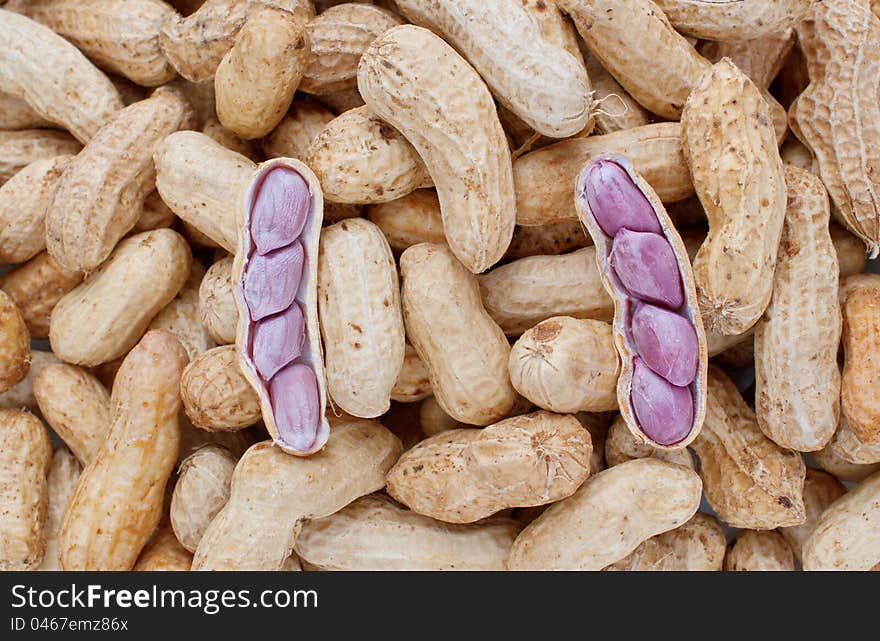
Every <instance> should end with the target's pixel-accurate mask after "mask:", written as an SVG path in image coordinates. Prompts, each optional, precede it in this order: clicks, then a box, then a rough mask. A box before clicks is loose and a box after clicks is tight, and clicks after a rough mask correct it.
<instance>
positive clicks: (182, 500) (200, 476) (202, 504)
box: [170, 445, 237, 552]
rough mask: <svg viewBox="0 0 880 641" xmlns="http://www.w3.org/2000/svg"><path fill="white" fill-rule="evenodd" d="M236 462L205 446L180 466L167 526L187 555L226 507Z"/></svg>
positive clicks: (224, 452)
mask: <svg viewBox="0 0 880 641" xmlns="http://www.w3.org/2000/svg"><path fill="white" fill-rule="evenodd" d="M236 462H237V459H236V457H235V456H233V455H232V454H231V453H230V452H229V450H227V449H226V448H224V447H219V446H216V445H207V446H205V447H202V448H200V449H198V450H196V451H195V452H193V453H192V454H190V455H189V456H187V457H186V458H185V459H184V460H183V463H181V464H180V468H179V469H178V471H177V482H176V483H175V484H174V493H173V495H172V498H171V513H170V516H171V526H172V527H173V528H174V535H175V536H176V537H177V540H178V541H180V544H181V545H183V547H185V548H186V549H187V550H189V551H190V552H195V551H196V548H197V547H198V545H199V541H201V540H202V536H203V535H204V533H205V530H206V529H207V528H208V525H209V524H210V523H211V520H212V519H213V518H214V517H215V516H216V515H217V513H218V512H219V511H220V510H221V509H223V506H224V505H226V501H227V500H228V499H229V484H230V482H231V481H232V473H233V471H234V470H235V464H236Z"/></svg>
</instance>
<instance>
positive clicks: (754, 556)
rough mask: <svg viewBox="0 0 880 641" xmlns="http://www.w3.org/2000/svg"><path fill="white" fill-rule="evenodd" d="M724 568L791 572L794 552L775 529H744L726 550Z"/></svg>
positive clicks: (727, 569)
mask: <svg viewBox="0 0 880 641" xmlns="http://www.w3.org/2000/svg"><path fill="white" fill-rule="evenodd" d="M724 569H725V571H727V572H792V571H794V553H793V552H792V550H791V546H789V544H788V542H787V541H786V540H785V539H784V538H783V537H782V535H781V534H780V533H779V532H777V531H775V530H765V531H762V532H756V531H754V530H746V531H744V532H742V533H741V534H740V535H739V536H738V537H737V539H736V541H734V542H733V544H731V546H730V549H728V550H727V555H726V556H725V557H724Z"/></svg>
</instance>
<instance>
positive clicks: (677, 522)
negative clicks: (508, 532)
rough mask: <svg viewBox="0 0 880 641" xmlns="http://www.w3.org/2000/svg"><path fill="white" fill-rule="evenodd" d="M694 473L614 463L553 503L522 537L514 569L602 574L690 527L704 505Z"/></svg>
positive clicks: (653, 463)
mask: <svg viewBox="0 0 880 641" xmlns="http://www.w3.org/2000/svg"><path fill="white" fill-rule="evenodd" d="M701 487H702V484H701V483H700V478H699V477H698V476H697V474H696V473H695V472H694V471H693V470H689V469H686V468H684V467H681V466H679V465H673V464H672V463H666V462H664V461H658V460H656V459H638V460H634V461H628V462H626V463H621V464H620V465H615V466H614V467H612V468H610V469H607V470H605V471H603V472H600V473H599V474H597V475H596V476H594V477H592V478H590V479H589V480H588V481H587V482H586V483H584V484H583V485H582V486H581V488H580V489H579V490H578V491H577V492H575V493H574V494H573V495H572V496H570V497H569V498H567V499H564V500H562V501H559V502H558V503H555V504H554V505H551V506H550V507H549V508H547V510H545V511H544V513H543V514H541V516H539V517H538V518H537V519H535V520H534V521H532V523H531V524H529V525H528V526H526V528H525V529H524V530H523V531H522V532H521V533H520V535H519V536H518V537H517V538H516V541H514V543H513V549H512V550H511V552H510V558H509V559H508V561H507V564H508V567H509V568H510V569H511V570H601V569H602V568H604V567H607V566H609V565H611V564H612V563H615V562H617V561H620V560H621V559H623V558H624V557H626V556H628V555H629V554H630V553H631V552H633V550H635V549H636V548H637V547H638V546H639V545H640V544H641V543H642V542H643V541H645V540H646V539H649V538H651V537H652V536H655V535H657V534H660V533H662V532H666V531H668V530H672V529H674V528H677V527H679V526H681V525H683V524H684V523H686V522H687V521H688V520H689V519H690V518H691V517H692V516H693V515H694V514H695V513H696V511H697V508H698V507H699V505H700V489H701Z"/></svg>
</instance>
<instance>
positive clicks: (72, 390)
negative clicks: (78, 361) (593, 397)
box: [34, 363, 112, 466]
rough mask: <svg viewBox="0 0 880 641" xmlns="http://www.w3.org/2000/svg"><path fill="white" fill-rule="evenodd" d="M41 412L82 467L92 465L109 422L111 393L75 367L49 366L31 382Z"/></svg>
mask: <svg viewBox="0 0 880 641" xmlns="http://www.w3.org/2000/svg"><path fill="white" fill-rule="evenodd" d="M34 397H35V398H36V401H37V405H38V406H39V408H40V413H41V414H42V415H43V418H44V419H45V420H46V422H47V423H48V424H49V427H51V428H52V429H53V430H54V431H55V433H56V434H57V435H58V436H59V437H60V438H61V440H62V441H64V443H65V444H66V445H67V447H69V448H70V451H71V452H73V454H74V456H76V458H77V459H78V460H79V461H80V463H82V464H83V466H86V465H88V464H89V463H91V462H92V461H93V460H94V458H95V456H96V455H97V453H98V451H99V450H100V449H101V445H102V444H103V443H104V440H105V439H106V438H107V432H108V430H109V429H110V424H111V422H112V417H111V409H110V392H108V391H107V389H106V388H105V387H104V386H103V385H102V384H101V382H100V381H99V380H98V379H97V378H95V377H94V376H92V375H91V374H89V373H88V372H86V371H85V370H84V369H82V368H80V367H77V366H76V365H68V364H67V363H58V364H56V365H49V366H48V367H46V368H44V369H43V371H42V372H40V374H39V375H38V376H37V377H36V378H35V379H34Z"/></svg>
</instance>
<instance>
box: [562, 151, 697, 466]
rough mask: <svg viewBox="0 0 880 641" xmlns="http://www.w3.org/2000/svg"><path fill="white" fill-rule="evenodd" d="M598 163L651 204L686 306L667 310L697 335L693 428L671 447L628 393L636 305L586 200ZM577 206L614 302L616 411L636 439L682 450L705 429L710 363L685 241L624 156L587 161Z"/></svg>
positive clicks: (577, 191)
mask: <svg viewBox="0 0 880 641" xmlns="http://www.w3.org/2000/svg"><path fill="white" fill-rule="evenodd" d="M600 161H610V162H612V163H615V164H617V165H618V166H619V167H620V168H621V169H623V170H624V171H625V172H626V174H627V176H628V177H629V178H630V180H632V182H633V184H634V185H635V187H636V188H637V189H638V190H639V191H640V192H641V193H642V195H643V196H644V197H645V198H646V199H647V201H648V203H649V204H650V205H651V208H652V209H653V211H654V214H655V215H656V217H657V222H658V223H659V226H660V229H661V231H662V236H663V237H664V238H665V239H666V241H667V242H668V243H669V245H670V246H671V248H672V252H673V254H674V256H675V262H676V263H677V265H678V271H679V275H680V277H681V285H682V290H683V291H682V293H683V301H684V303H683V305H682V306H681V307H680V308H678V309H676V310H671V311H674V312H675V313H677V314H678V315H680V316H682V317H684V318H686V319H687V320H688V321H690V323H691V325H692V326H693V329H694V330H695V332H696V337H697V345H698V360H697V367H696V376H695V377H694V379H693V381H692V382H691V383H690V385H689V386H690V388H691V392H692V395H693V403H694V407H693V420H692V424H691V429H690V431H689V432H687V434H686V436H684V437H683V438H681V439H680V440H678V441H676V442H674V443H671V444H665V445H664V444H662V443H659V442H657V441H656V440H654V439H652V438H651V437H650V436H648V435H647V434H646V433H645V432H644V431H643V429H642V427H641V426H640V424H639V421H638V419H637V416H636V410H635V408H634V406H633V401H632V389H633V372H634V361H635V358H636V357H637V356H639V354H638V350H637V349H636V346H635V342H634V340H633V336H632V331H631V327H632V315H633V311H634V308H635V306H636V304H637V302H638V301H637V299H635V298H634V297H633V295H632V294H631V293H630V292H629V291H628V290H627V288H626V287H624V285H623V283H622V282H621V281H620V279H619V278H618V276H617V274H616V273H615V270H614V269H613V267H612V265H611V248H612V241H613V238H611V237H610V236H608V235H607V234H606V233H605V231H603V229H602V228H601V227H600V226H599V224H598V222H597V221H596V217H595V214H594V212H593V211H592V210H591V209H590V204H589V202H588V199H587V197H586V185H585V181H586V179H587V175H588V172H589V170H590V168H591V167H592V166H593V164H594V163H596V162H600ZM575 207H576V209H577V213H578V218H579V219H580V221H581V224H582V225H583V227H584V229H585V230H586V232H587V233H588V234H589V235H590V237H591V238H592V239H593V243H594V245H595V246H596V262H597V264H598V268H599V273H600V274H601V275H602V282H603V284H604V286H605V289H606V291H607V292H608V294H609V295H610V296H611V299H612V300H613V301H614V321H613V327H614V345H615V347H616V349H617V353H618V354H619V355H620V361H621V365H620V377H619V378H618V381H617V402H618V406H619V408H620V415H621V416H622V417H623V419H624V421H625V422H626V425H627V427H628V428H629V430H630V431H631V432H632V433H633V434H634V435H635V436H636V438H638V439H639V440H640V441H642V442H644V443H647V444H649V445H651V446H653V447H656V448H658V449H666V450H672V449H681V448H684V447H686V446H687V445H688V444H690V443H691V442H692V441H693V440H694V439H695V438H696V437H697V435H698V434H699V433H700V430H701V429H702V426H703V420H704V418H705V415H706V370H707V367H708V360H709V359H708V351H707V347H706V334H705V331H704V329H703V321H702V318H701V317H700V312H699V306H698V304H697V294H696V288H695V285H694V277H693V272H692V270H691V263H690V260H689V259H688V253H687V250H686V248H685V246H684V243H683V242H682V240H681V237H680V236H679V234H678V231H677V230H676V229H675V226H674V225H673V223H672V221H671V219H670V218H669V216H668V214H667V213H666V209H665V208H664V207H663V203H661V202H660V199H659V198H658V197H657V194H656V193H655V192H654V190H653V189H652V188H651V186H650V185H649V184H648V183H647V182H646V181H645V180H644V179H643V178H642V177H641V176H640V175H639V174H638V173H637V172H636V170H635V169H634V167H633V164H632V162H631V161H630V160H629V159H628V158H626V157H625V156H620V155H602V156H599V157H597V158H594V159H592V160H591V161H590V162H589V163H587V165H586V166H585V167H584V169H583V170H582V171H581V172H580V174H579V175H578V178H577V182H576V184H575Z"/></svg>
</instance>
